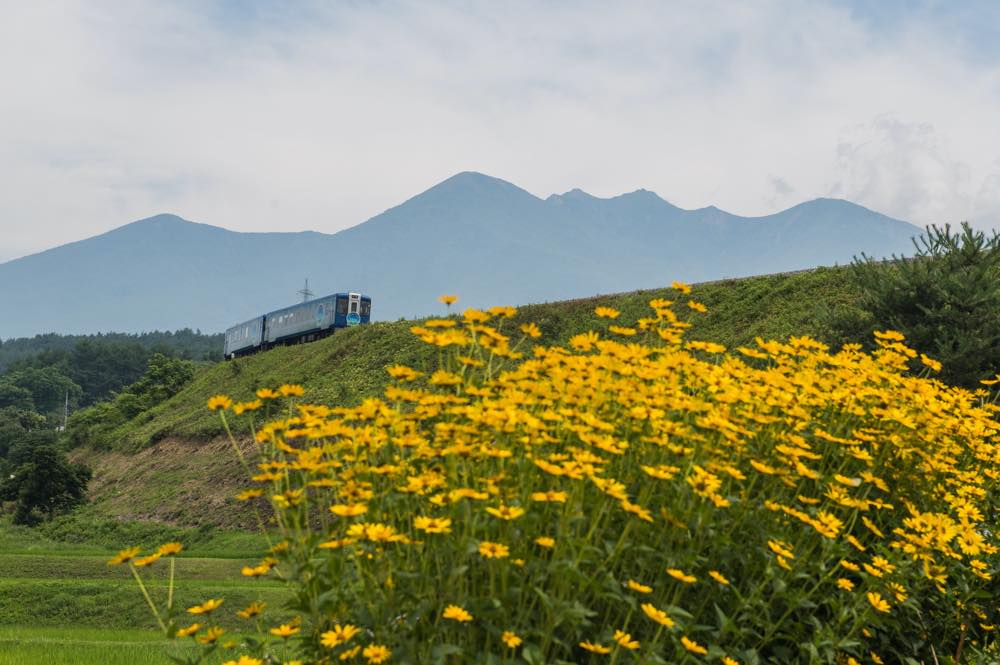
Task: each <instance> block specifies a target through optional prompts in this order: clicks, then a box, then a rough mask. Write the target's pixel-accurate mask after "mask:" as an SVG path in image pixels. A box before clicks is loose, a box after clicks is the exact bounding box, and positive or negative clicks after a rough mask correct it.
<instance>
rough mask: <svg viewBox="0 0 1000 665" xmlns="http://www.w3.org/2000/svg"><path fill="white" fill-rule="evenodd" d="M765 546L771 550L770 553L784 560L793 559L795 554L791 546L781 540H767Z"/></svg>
mask: <svg viewBox="0 0 1000 665" xmlns="http://www.w3.org/2000/svg"><path fill="white" fill-rule="evenodd" d="M767 546H768V547H770V548H771V551H772V552H774V553H775V554H777V555H778V556H781V557H785V558H786V559H794V558H795V553H794V552H792V546H791V545H789V544H788V543H786V542H785V541H783V540H768V541H767Z"/></svg>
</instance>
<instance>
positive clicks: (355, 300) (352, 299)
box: [347, 293, 361, 326]
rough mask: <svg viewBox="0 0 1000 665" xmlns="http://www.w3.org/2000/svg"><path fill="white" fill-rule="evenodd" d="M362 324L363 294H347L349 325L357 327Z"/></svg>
mask: <svg viewBox="0 0 1000 665" xmlns="http://www.w3.org/2000/svg"><path fill="white" fill-rule="evenodd" d="M359 323H361V294H360V293H348V294H347V325H349V326H356V325H358V324H359Z"/></svg>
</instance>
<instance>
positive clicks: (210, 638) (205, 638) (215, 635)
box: [196, 626, 226, 644]
mask: <svg viewBox="0 0 1000 665" xmlns="http://www.w3.org/2000/svg"><path fill="white" fill-rule="evenodd" d="M225 632H226V631H225V630H223V629H222V628H219V627H218V626H212V627H211V628H209V629H208V630H206V631H205V632H204V633H203V634H202V635H199V636H198V637H197V638H196V639H197V640H198V641H199V642H201V643H202V644H214V643H215V642H216V641H217V640H218V639H219V638H220V637H222V636H223V635H224V634H225Z"/></svg>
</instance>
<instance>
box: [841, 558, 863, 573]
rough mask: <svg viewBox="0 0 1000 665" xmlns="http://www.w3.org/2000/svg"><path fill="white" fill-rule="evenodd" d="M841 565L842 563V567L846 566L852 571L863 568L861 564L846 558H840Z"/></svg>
mask: <svg viewBox="0 0 1000 665" xmlns="http://www.w3.org/2000/svg"><path fill="white" fill-rule="evenodd" d="M840 565H841V567H842V568H846V569H847V570H849V571H851V572H852V573H856V572H858V571H859V570H861V568H860V566H858V564H856V563H851V562H850V561H848V560H846V559H841V560H840Z"/></svg>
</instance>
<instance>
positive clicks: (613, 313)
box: [594, 307, 620, 319]
mask: <svg viewBox="0 0 1000 665" xmlns="http://www.w3.org/2000/svg"><path fill="white" fill-rule="evenodd" d="M594 314H596V315H597V316H599V317H601V318H602V319H617V318H618V315H619V314H620V312H619V311H618V310H617V309H614V308H613V307H595V308H594Z"/></svg>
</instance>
